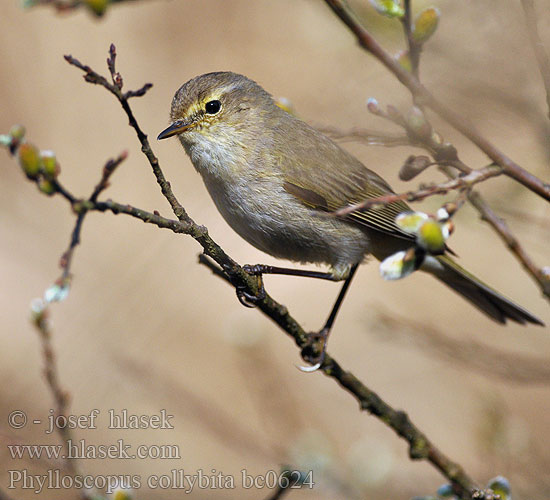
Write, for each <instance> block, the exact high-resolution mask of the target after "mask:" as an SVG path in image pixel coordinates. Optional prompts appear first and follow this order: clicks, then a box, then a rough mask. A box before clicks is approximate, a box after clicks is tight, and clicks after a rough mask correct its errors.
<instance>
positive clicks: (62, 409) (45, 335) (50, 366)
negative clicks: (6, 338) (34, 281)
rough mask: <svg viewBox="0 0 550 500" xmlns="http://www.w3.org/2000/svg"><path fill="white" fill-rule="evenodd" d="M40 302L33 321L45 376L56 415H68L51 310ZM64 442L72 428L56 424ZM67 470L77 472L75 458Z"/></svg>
mask: <svg viewBox="0 0 550 500" xmlns="http://www.w3.org/2000/svg"><path fill="white" fill-rule="evenodd" d="M37 301H39V302H40V303H39V304H37V305H36V308H35V309H36V310H34V311H33V321H34V325H35V326H36V329H37V330H38V333H39V336H40V340H41V342H42V355H43V357H44V376H45V378H46V381H47V383H48V387H49V388H50V392H51V393H52V396H53V399H54V402H55V417H58V416H61V415H66V413H67V407H68V405H69V394H68V392H67V391H65V390H64V389H63V388H62V387H61V383H60V382H59V373H58V370H57V362H56V356H55V351H54V349H53V346H52V335H51V331H50V325H49V322H48V315H49V310H48V307H47V306H46V305H45V304H44V303H43V301H42V300H41V299H37ZM56 428H57V431H58V432H59V435H60V436H61V439H62V440H63V443H67V442H68V441H69V440H71V439H72V434H71V429H70V428H69V426H56ZM65 467H66V469H67V472H68V473H69V474H71V475H75V474H76V473H77V469H76V465H75V463H74V461H73V460H71V459H69V458H67V459H66V460H65Z"/></svg>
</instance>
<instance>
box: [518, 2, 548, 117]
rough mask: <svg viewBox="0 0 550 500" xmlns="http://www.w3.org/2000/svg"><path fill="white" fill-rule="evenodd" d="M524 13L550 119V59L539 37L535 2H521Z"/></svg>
mask: <svg viewBox="0 0 550 500" xmlns="http://www.w3.org/2000/svg"><path fill="white" fill-rule="evenodd" d="M521 5H522V7H523V12H524V14H525V24H526V25H527V33H528V35H529V40H530V42H531V46H532V48H533V52H534V53H535V57H536V58H537V64H538V66H539V71H540V74H541V76H542V81H543V82H544V88H545V90H546V104H547V106H548V118H550V59H549V58H548V54H547V52H546V51H545V50H544V44H543V43H542V40H541V39H540V36H539V31H538V28H537V14H536V12H535V3H534V1H533V0H521Z"/></svg>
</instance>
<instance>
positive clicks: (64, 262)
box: [55, 152, 128, 286]
mask: <svg viewBox="0 0 550 500" xmlns="http://www.w3.org/2000/svg"><path fill="white" fill-rule="evenodd" d="M127 156H128V153H127V152H123V153H122V154H121V155H120V156H119V157H118V158H116V159H111V160H109V161H108V162H107V163H106V164H105V167H103V174H102V176H101V180H100V181H99V183H98V184H97V186H96V187H95V189H94V190H93V192H92V194H91V195H90V198H89V199H88V202H89V203H95V202H96V201H97V198H98V196H99V195H100V194H101V192H102V191H104V190H105V189H107V187H108V186H109V178H110V177H111V175H112V174H113V172H114V171H115V169H116V168H117V167H118V166H119V165H120V164H121V163H122V162H123V161H124V160H125V159H126V157H127ZM55 186H56V189H57V190H58V192H60V193H61V194H62V195H63V196H64V197H65V198H66V199H68V200H69V201H70V203H71V206H72V208H73V210H74V211H75V212H76V213H77V217H76V222H75V225H74V228H73V231H72V234H71V240H70V242H69V248H67V250H66V251H65V252H64V253H63V255H62V256H61V260H60V265H61V268H62V269H63V274H62V275H61V278H60V279H59V280H58V281H59V285H60V286H64V285H66V284H67V282H68V280H69V279H70V276H71V262H72V258H73V254H74V250H75V248H76V247H77V246H78V245H79V243H80V233H81V231H82V224H83V222H84V218H85V217H86V213H87V208H86V206H87V205H86V204H85V203H82V202H81V201H79V200H77V199H76V198H75V197H74V196H73V195H71V194H70V193H69V192H68V191H67V190H66V189H64V188H63V186H62V185H61V184H60V183H59V181H57V180H56V184H55Z"/></svg>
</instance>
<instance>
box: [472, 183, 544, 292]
mask: <svg viewBox="0 0 550 500" xmlns="http://www.w3.org/2000/svg"><path fill="white" fill-rule="evenodd" d="M468 199H469V201H470V203H471V204H472V205H473V206H474V207H476V208H477V209H478V211H479V212H480V213H481V217H482V219H483V220H484V221H486V222H488V223H489V224H490V225H491V226H492V227H493V228H494V229H495V231H496V232H497V234H498V235H499V236H500V238H501V239H502V241H504V243H506V246H507V247H508V248H509V249H510V251H511V252H512V254H513V255H515V256H516V257H517V259H518V260H519V262H520V263H521V265H522V266H523V267H524V269H525V270H526V271H527V273H528V274H530V275H531V277H532V278H533V279H534V280H535V281H536V282H537V284H538V285H539V286H540V288H541V291H542V293H543V295H544V296H545V297H546V298H547V299H549V300H550V274H548V273H545V272H544V271H543V270H542V269H540V268H539V267H538V266H537V265H536V264H535V263H534V262H533V260H532V259H531V257H529V255H528V254H527V252H526V251H525V250H524V248H523V247H522V246H521V244H520V242H519V240H518V239H517V238H516V237H515V236H514V235H513V234H512V232H511V231H510V229H509V227H508V225H507V224H506V222H505V221H504V219H501V218H500V217H499V216H498V215H497V214H496V213H495V212H493V210H492V209H491V207H490V206H489V205H488V204H487V203H486V202H485V201H484V200H483V198H482V197H481V195H480V194H479V193H476V192H475V191H474V192H471V193H470V194H469V195H468Z"/></svg>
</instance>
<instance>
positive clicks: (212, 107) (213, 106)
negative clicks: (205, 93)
mask: <svg viewBox="0 0 550 500" xmlns="http://www.w3.org/2000/svg"><path fill="white" fill-rule="evenodd" d="M221 107H222V103H221V102H220V101H217V100H216V101H208V102H207V103H206V104H205V106H204V110H205V111H206V113H207V114H209V115H215V114H216V113H217V112H218V111H219V110H220V109H221Z"/></svg>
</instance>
